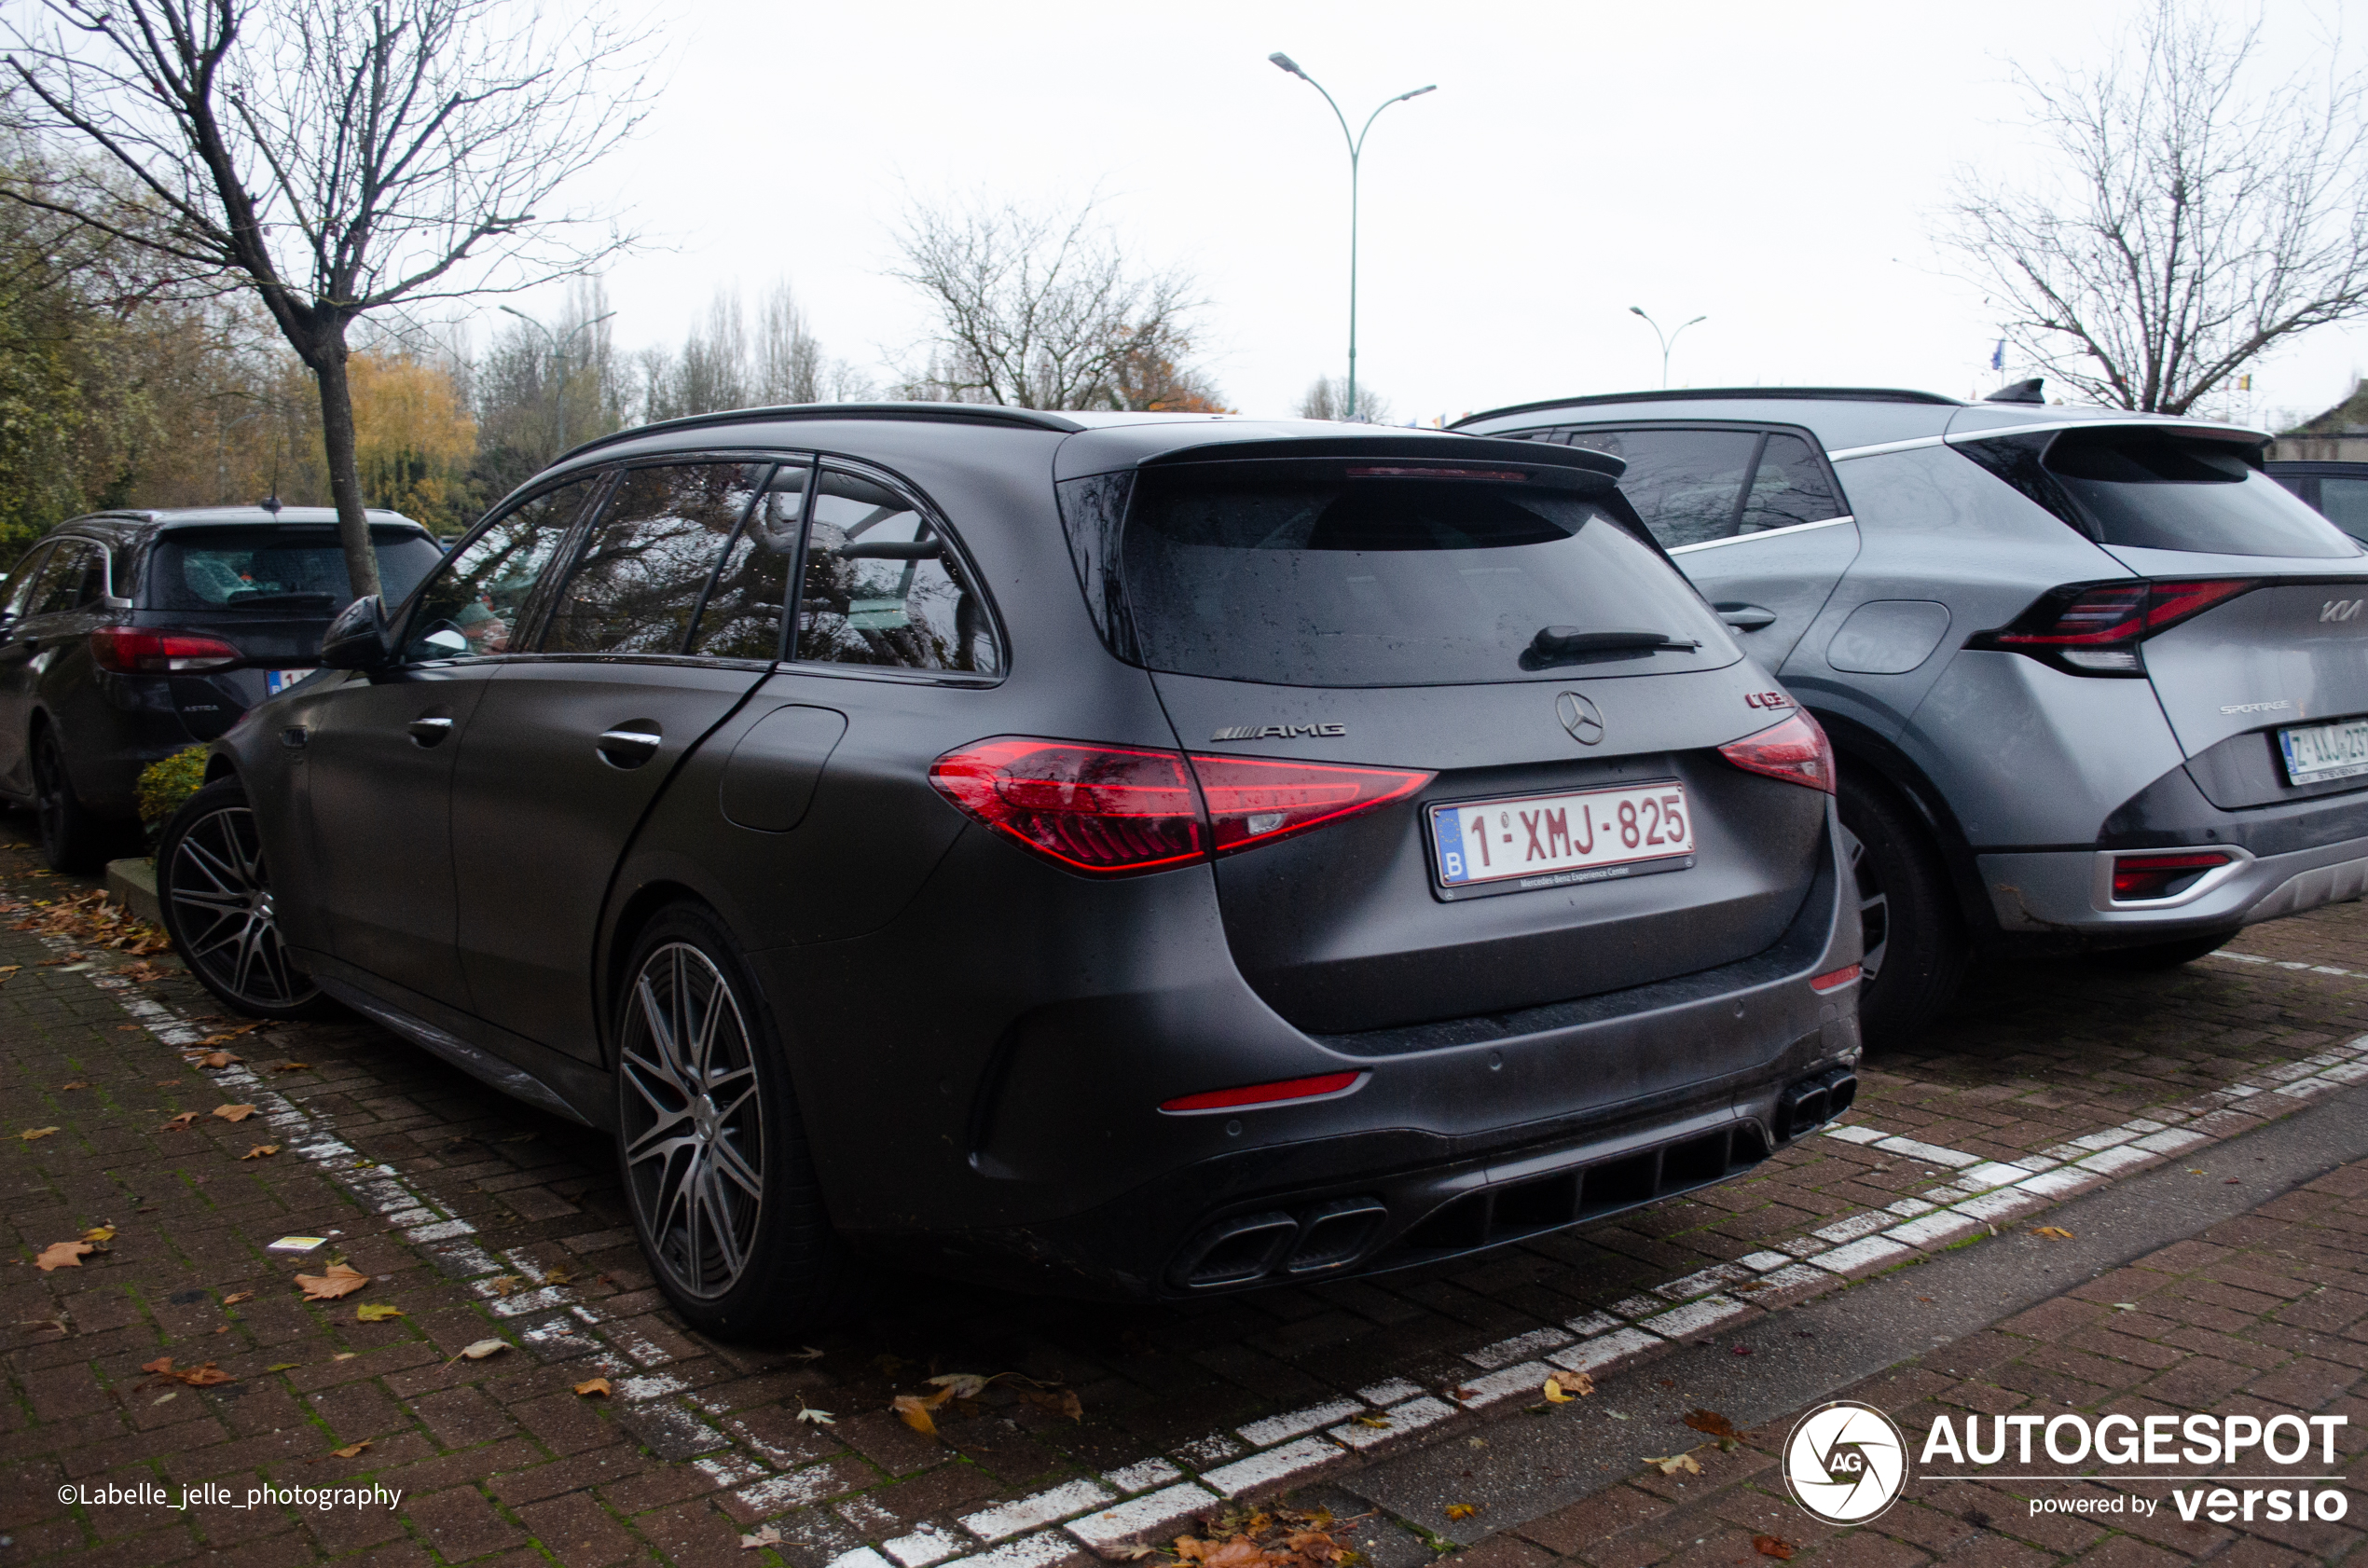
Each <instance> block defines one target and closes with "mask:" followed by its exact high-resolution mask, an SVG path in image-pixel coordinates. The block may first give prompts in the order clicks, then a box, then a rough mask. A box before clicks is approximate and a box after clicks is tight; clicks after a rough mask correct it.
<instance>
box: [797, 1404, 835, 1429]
mask: <svg viewBox="0 0 2368 1568" xmlns="http://www.w3.org/2000/svg"><path fill="white" fill-rule="evenodd" d="M797 1418H798V1420H800V1421H804V1422H809V1423H811V1424H814V1425H816V1426H835V1425H836V1424H838V1419H839V1418H838V1417H836V1416H834V1415H833V1414H832V1413H831V1412H830V1411H828V1410H816V1409H814V1407H812V1406H811V1405H808V1404H807V1403H806V1402H805V1400H804V1399H800V1400H799V1401H798V1402H797Z"/></svg>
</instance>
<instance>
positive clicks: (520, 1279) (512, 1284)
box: [486, 1274, 526, 1296]
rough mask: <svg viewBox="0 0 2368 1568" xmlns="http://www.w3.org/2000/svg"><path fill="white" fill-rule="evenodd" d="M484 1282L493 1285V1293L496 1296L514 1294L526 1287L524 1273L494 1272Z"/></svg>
mask: <svg viewBox="0 0 2368 1568" xmlns="http://www.w3.org/2000/svg"><path fill="white" fill-rule="evenodd" d="M486 1283H487V1284H488V1285H489V1286H492V1287H493V1293H494V1294H495V1295H496V1296H515V1295H516V1294H517V1293H518V1292H519V1291H521V1290H524V1289H525V1288H526V1276H525V1275H524V1274H496V1275H494V1276H493V1278H491V1279H489V1280H488V1281H486Z"/></svg>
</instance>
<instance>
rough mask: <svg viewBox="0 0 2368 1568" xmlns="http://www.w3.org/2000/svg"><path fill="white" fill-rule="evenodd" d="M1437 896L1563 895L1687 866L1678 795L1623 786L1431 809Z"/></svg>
mask: <svg viewBox="0 0 2368 1568" xmlns="http://www.w3.org/2000/svg"><path fill="white" fill-rule="evenodd" d="M1430 814H1431V843H1432V845H1433V846H1434V847H1435V848H1436V849H1437V851H1438V872H1439V896H1440V897H1441V898H1445V899H1454V898H1459V897H1460V898H1471V897H1475V896H1478V895H1479V894H1481V893H1513V892H1521V891H1523V890H1525V889H1528V888H1532V887H1570V886H1572V885H1573V884H1576V883H1580V882H1604V881H1609V880H1611V879H1613V878H1615V877H1624V876H1634V875H1637V874H1639V873H1643V872H1651V871H1684V870H1686V869H1687V867H1689V866H1691V865H1692V864H1693V863H1694V812H1693V808H1692V807H1691V806H1690V805H1687V800H1686V787H1685V786H1684V785H1682V784H1678V783H1675V782H1673V781H1672V782H1666V783H1660V784H1628V785H1621V786H1618V787H1617V788H1614V789H1607V790H1579V791H1573V792H1571V793H1568V794H1558V795H1521V796H1516V797H1511V798H1508V799H1504V800H1488V801H1464V802H1461V803H1459V804H1456V805H1434V806H1432V807H1431V808H1430Z"/></svg>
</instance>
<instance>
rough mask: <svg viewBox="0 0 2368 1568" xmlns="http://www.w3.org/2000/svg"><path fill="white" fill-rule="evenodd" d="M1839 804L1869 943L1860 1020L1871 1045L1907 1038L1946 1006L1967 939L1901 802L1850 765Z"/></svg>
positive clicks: (1943, 872)
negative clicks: (1854, 770) (1850, 768)
mask: <svg viewBox="0 0 2368 1568" xmlns="http://www.w3.org/2000/svg"><path fill="white" fill-rule="evenodd" d="M1838 805H1839V808H1840V815H1841V821H1842V848H1843V851H1844V852H1845V854H1846V855H1847V856H1848V858H1849V861H1850V869H1851V874H1852V879H1853V881H1854V882H1855V883H1856V884H1857V886H1856V888H1855V892H1856V895H1857V899H1858V920H1859V930H1860V935H1861V939H1862V940H1863V942H1865V949H1866V952H1865V957H1863V958H1861V959H1860V960H1859V965H1860V972H1861V975H1862V979H1861V980H1860V982H1859V992H1858V1019H1859V1025H1860V1027H1861V1029H1862V1030H1863V1031H1864V1033H1865V1038H1866V1043H1867V1044H1868V1045H1869V1046H1870V1047H1876V1048H1880V1047H1885V1046H1896V1045H1905V1044H1907V1043H1908V1042H1910V1041H1911V1040H1913V1039H1914V1038H1916V1037H1917V1036H1918V1035H1920V1034H1921V1033H1922V1032H1923V1031H1924V1030H1925V1029H1926V1028H1928V1027H1930V1026H1931V1025H1932V1024H1933V1023H1934V1021H1935V1020H1936V1019H1938V1018H1939V1017H1940V1015H1941V1014H1942V1013H1943V1012H1945V1011H1948V1004H1949V1003H1950V1002H1951V1001H1952V1000H1953V999H1955V997H1956V995H1957V987H1958V984H1959V983H1960V982H1962V980H1963V979H1964V975H1965V966H1966V964H1967V963H1968V962H1969V961H1970V960H1971V959H1972V956H1973V950H1972V946H1971V944H1970V943H1969V942H1967V940H1966V937H1965V930H1964V921H1963V920H1962V917H1961V916H1960V915H1959V914H1958V911H1957V905H1956V901H1955V898H1954V895H1953V893H1952V892H1951V890H1950V887H1949V885H1948V870H1947V868H1946V867H1944V866H1943V865H1942V863H1941V859H1940V851H1939V850H1938V848H1936V847H1935V846H1934V845H1933V843H1932V840H1931V838H1930V836H1929V835H1927V834H1926V833H1925V832H1924V831H1923V829H1922V827H1921V824H1919V823H1918V822H1917V820H1916V818H1915V816H1914V814H1913V813H1912V812H1910V811H1909V810H1908V808H1907V805H1905V804H1904V803H1902V802H1901V801H1900V800H1899V799H1898V798H1897V796H1895V795H1894V794H1893V792H1892V791H1890V790H1889V789H1887V788H1886V787H1884V786H1883V785H1881V784H1879V783H1874V782H1870V781H1868V780H1866V779H1865V777H1863V776H1860V775H1857V774H1854V773H1852V772H1851V771H1848V770H1845V771H1844V772H1843V774H1842V776H1841V778H1840V790H1839V798H1838Z"/></svg>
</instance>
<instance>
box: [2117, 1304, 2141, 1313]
mask: <svg viewBox="0 0 2368 1568" xmlns="http://www.w3.org/2000/svg"><path fill="white" fill-rule="evenodd" d="M2137 1310H2138V1303H2137V1302H2135V1301H2115V1302H2114V1303H2113V1311H2115V1312H2117V1313H2134V1312H2136V1311H2137Z"/></svg>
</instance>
